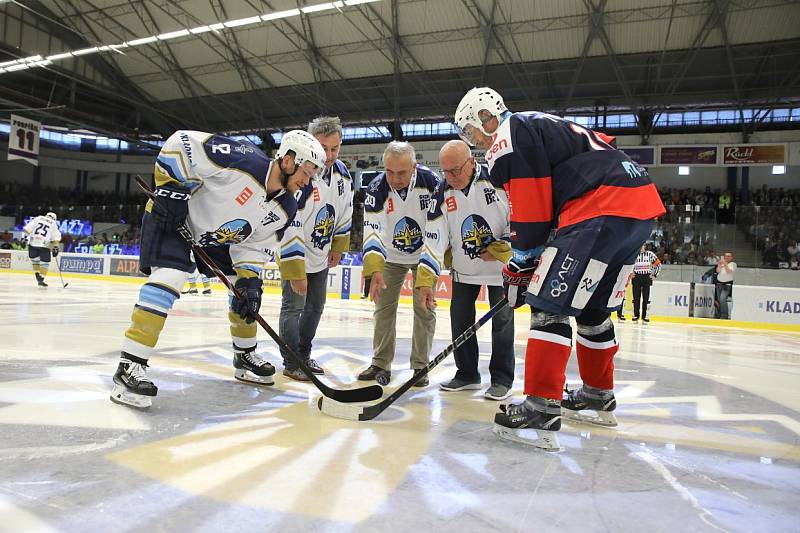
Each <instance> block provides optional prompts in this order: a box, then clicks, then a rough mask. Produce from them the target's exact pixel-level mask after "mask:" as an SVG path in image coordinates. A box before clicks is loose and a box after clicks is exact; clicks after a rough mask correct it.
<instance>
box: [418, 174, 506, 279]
mask: <svg viewBox="0 0 800 533" xmlns="http://www.w3.org/2000/svg"><path fill="white" fill-rule="evenodd" d="M508 213H509V207H508V197H507V196H506V193H505V191H504V190H503V189H501V188H499V187H494V186H493V185H492V183H491V181H489V170H488V168H487V167H486V166H485V165H478V166H477V167H476V175H475V177H474V178H473V179H472V181H471V182H470V184H469V185H468V186H467V187H466V188H464V189H463V190H461V191H459V190H456V189H453V188H452V187H450V186H445V187H444V188H443V190H441V191H440V192H438V193H437V194H436V196H434V198H433V202H432V204H431V209H430V212H429V214H428V226H427V228H426V230H425V245H424V246H423V249H422V255H421V257H420V260H419V266H420V269H419V270H418V271H417V283H416V285H417V286H418V287H432V286H433V285H434V283H435V282H436V279H437V277H438V276H439V274H440V273H441V271H442V269H443V268H445V267H444V262H445V259H444V257H445V252H446V251H447V249H448V248H450V250H451V252H452V258H453V259H452V261H453V264H452V267H451V269H450V275H451V276H452V278H453V281H457V282H459V283H469V284H472V285H491V286H501V285H502V284H503V276H502V271H503V265H504V264H505V263H506V262H507V261H508V260H509V259H510V258H511V244H510V242H509V240H510V231H511V228H510V224H509V218H508ZM484 250H488V251H489V252H490V253H491V254H492V255H493V256H494V257H495V258H497V259H498V261H484V260H483V259H481V257H480V254H481V252H483V251H484Z"/></svg>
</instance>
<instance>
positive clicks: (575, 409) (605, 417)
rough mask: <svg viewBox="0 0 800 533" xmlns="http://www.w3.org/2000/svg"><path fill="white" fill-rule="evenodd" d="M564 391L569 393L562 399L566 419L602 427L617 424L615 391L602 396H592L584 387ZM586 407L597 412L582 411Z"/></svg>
mask: <svg viewBox="0 0 800 533" xmlns="http://www.w3.org/2000/svg"><path fill="white" fill-rule="evenodd" d="M564 392H566V393H567V396H566V398H564V399H563V400H561V408H562V410H563V416H564V419H565V420H568V421H572V422H579V423H586V424H593V425H595V426H602V427H616V426H617V417H616V416H614V413H613V411H614V409H616V408H617V400H616V399H615V398H614V394H613V393H611V394H610V395H609V394H605V395H603V396H602V397H592V396H589V395H588V394H587V393H586V392H585V391H584V389H583V387H581V388H580V389H573V390H569V389H566V388H565V389H564ZM586 409H588V410H590V411H594V412H595V414H594V415H592V414H590V413H581V412H580V411H584V410H586Z"/></svg>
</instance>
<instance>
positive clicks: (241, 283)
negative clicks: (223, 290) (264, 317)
mask: <svg viewBox="0 0 800 533" xmlns="http://www.w3.org/2000/svg"><path fill="white" fill-rule="evenodd" d="M234 287H236V290H237V291H239V295H240V296H239V298H234V299H233V301H232V302H231V310H232V311H233V312H234V313H236V314H237V315H239V316H240V317H242V319H243V320H244V321H245V322H246V323H247V324H252V323H253V322H254V321H255V319H256V315H257V314H258V310H259V309H261V295H262V294H263V293H264V282H263V281H261V278H239V279H237V280H236V284H235V285H234Z"/></svg>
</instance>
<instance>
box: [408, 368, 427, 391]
mask: <svg viewBox="0 0 800 533" xmlns="http://www.w3.org/2000/svg"><path fill="white" fill-rule="evenodd" d="M417 373H419V370H414V374H417ZM430 384H431V380H430V379H429V378H428V374H425V375H424V376H422V377H421V378H419V379H418V380H417V382H416V383H414V384H413V385H412V387H420V388H422V387H427V386H428V385H430Z"/></svg>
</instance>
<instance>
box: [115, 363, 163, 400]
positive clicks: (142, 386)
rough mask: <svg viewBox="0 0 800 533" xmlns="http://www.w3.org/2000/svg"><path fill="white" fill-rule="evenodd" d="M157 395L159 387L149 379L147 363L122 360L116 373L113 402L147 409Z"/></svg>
mask: <svg viewBox="0 0 800 533" xmlns="http://www.w3.org/2000/svg"><path fill="white" fill-rule="evenodd" d="M140 361H142V360H140ZM157 393H158V387H156V386H155V385H154V384H153V382H152V381H150V379H149V378H148V377H147V363H146V362H143V363H140V362H134V361H131V360H130V359H121V360H120V362H119V365H118V366H117V371H116V372H115V373H114V389H113V390H112V391H111V396H110V399H111V401H112V402H114V403H118V404H120V405H128V406H130V407H135V408H136V409H147V408H148V407H150V406H151V405H152V404H153V396H155V395H156V394H157Z"/></svg>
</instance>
